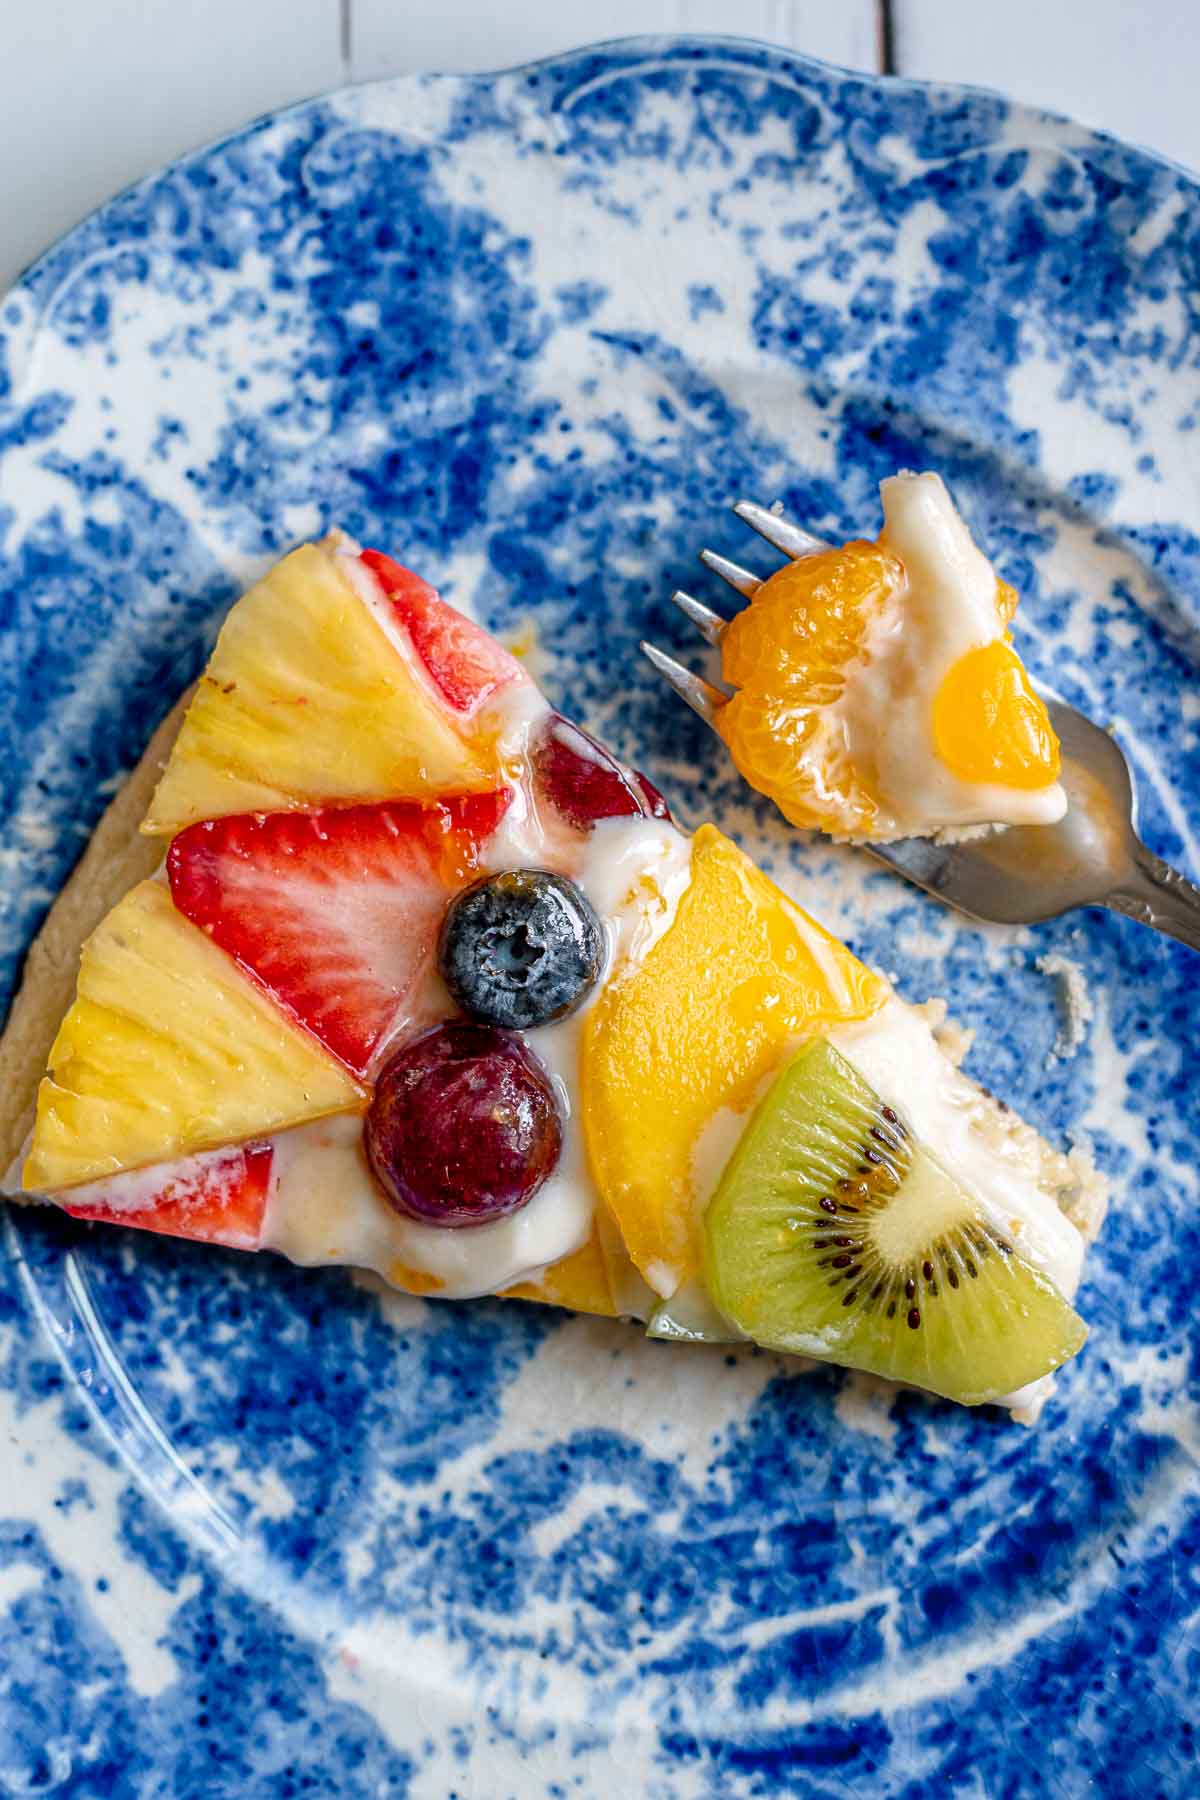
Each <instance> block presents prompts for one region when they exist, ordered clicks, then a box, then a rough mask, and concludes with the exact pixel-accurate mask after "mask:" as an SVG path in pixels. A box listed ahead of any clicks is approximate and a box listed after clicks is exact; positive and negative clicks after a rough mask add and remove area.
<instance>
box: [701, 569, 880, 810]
mask: <svg viewBox="0 0 1200 1800" xmlns="http://www.w3.org/2000/svg"><path fill="white" fill-rule="evenodd" d="M903 581H904V565H903V564H902V563H901V561H900V559H899V557H898V556H896V555H895V554H894V553H893V552H892V551H890V550H887V549H884V548H883V547H882V546H881V545H879V544H867V543H852V544H846V545H845V546H844V547H843V548H842V549H840V550H827V551H823V552H822V553H821V554H820V555H818V556H806V557H802V558H801V559H800V560H799V561H797V562H792V563H787V564H785V565H784V567H783V568H782V569H780V570H779V571H778V572H777V573H776V574H774V575H772V576H771V578H770V579H769V580H768V581H765V582H764V583H763V585H762V586H761V587H760V588H759V590H758V592H757V593H756V594H755V596H754V599H753V601H752V602H751V604H750V605H749V606H748V607H747V608H746V609H745V610H744V611H743V612H740V613H738V614H737V616H736V617H735V618H734V619H733V620H732V621H731V623H730V625H729V627H728V629H727V630H726V631H725V632H724V633H723V635H722V638H721V666H722V672H723V674H724V676H725V679H726V681H727V682H728V683H729V684H730V685H731V686H732V687H734V688H736V689H737V690H738V691H737V692H736V693H735V694H734V696H733V699H732V700H731V701H730V702H729V705H728V706H725V707H722V709H721V711H720V713H719V714H718V719H717V723H718V729H719V730H720V733H721V736H722V737H723V738H724V739H725V742H726V743H727V744H728V746H729V749H730V752H731V754H732V756H733V760H734V762H735V763H736V764H737V766H738V769H739V770H740V771H741V773H742V774H743V775H744V776H745V778H746V780H747V781H748V782H750V784H751V786H753V787H756V788H757V789H758V790H759V792H760V793H764V794H767V795H769V796H770V798H771V799H772V800H774V801H775V804H776V805H777V806H778V807H779V809H780V811H781V812H782V813H783V814H784V816H785V817H786V818H788V819H790V820H791V821H792V823H793V824H794V825H802V826H809V827H811V828H813V829H817V830H819V829H821V828H823V827H828V826H829V824H830V823H831V822H833V821H834V820H836V823H837V828H838V829H839V830H840V831H843V832H846V831H854V832H869V831H870V829H871V825H872V822H873V821H874V819H875V818H876V816H877V814H878V812H879V800H878V796H877V794H876V793H875V791H874V788H873V785H872V782H871V780H870V772H869V771H867V770H864V769H861V768H856V767H854V766H853V765H852V764H851V763H850V761H849V760H848V758H847V756H846V754H845V750H844V746H842V745H841V744H840V743H839V742H838V739H837V737H836V735H835V734H832V733H830V731H829V730H828V728H827V723H826V719H827V712H826V709H827V708H828V707H829V706H830V705H831V704H832V703H833V702H834V701H836V700H838V699H840V698H841V695H842V691H843V689H844V688H845V685H846V675H847V671H848V670H850V669H851V668H852V667H853V666H854V665H855V663H857V662H859V661H861V659H862V657H863V655H864V652H865V649H866V643H867V638H868V635H869V632H870V628H871V626H872V624H873V623H874V622H875V620H876V619H877V618H878V617H879V616H880V614H881V613H882V612H883V610H884V608H885V607H886V606H888V604H889V603H890V602H891V600H892V598H893V596H894V595H895V594H896V592H897V590H898V589H899V588H900V586H901V585H902V583H903ZM831 802H832V804H831Z"/></svg>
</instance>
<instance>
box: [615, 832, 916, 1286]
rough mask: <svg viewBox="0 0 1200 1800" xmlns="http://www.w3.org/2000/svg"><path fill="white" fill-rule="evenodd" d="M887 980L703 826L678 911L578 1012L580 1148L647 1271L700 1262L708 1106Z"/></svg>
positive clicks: (877, 1001)
mask: <svg viewBox="0 0 1200 1800" xmlns="http://www.w3.org/2000/svg"><path fill="white" fill-rule="evenodd" d="M888 992H889V990H888V987H887V984H886V983H885V982H884V981H883V980H882V979H881V977H879V976H878V975H875V974H873V973H872V972H871V970H870V969H867V968H865V967H864V966H863V964H862V963H860V962H859V961H858V960H857V958H856V957H854V956H852V955H851V954H850V952H849V951H848V950H847V949H845V948H844V946H843V945H841V944H839V943H838V941H837V939H836V938H833V937H831V936H830V935H829V933H828V932H827V931H824V930H822V928H821V927H820V926H819V925H818V924H817V923H816V922H815V920H813V919H810V918H809V916H808V914H807V913H805V912H803V911H802V910H801V909H800V908H799V907H798V906H796V905H794V904H793V903H792V901H790V900H789V899H788V898H787V896H786V895H785V894H782V893H781V892H780V891H779V889H778V888H777V887H776V886H775V885H774V883H773V882H770V881H768V880H767V878H766V876H765V875H763V874H762V873H761V872H760V871H759V870H758V869H756V868H755V866H754V864H753V863H752V862H751V861H750V860H749V858H748V857H746V856H744V855H743V853H742V852H741V851H740V850H739V849H738V848H737V846H736V845H734V844H732V843H730V841H729V840H728V838H725V837H722V836H721V834H720V832H719V831H717V830H716V829H715V828H714V827H713V826H711V825H705V826H703V827H702V828H701V830H700V831H699V832H697V834H696V837H695V839H694V841H693V848H692V879H691V883H690V885H689V887H688V888H687V891H686V892H685V894H684V896H683V898H682V900H681V901H680V903H679V908H678V910H677V912H676V914H675V918H674V919H673V921H672V923H671V925H670V926H669V927H668V929H667V930H666V932H664V934H663V936H662V937H661V938H660V939H659V940H658V942H657V943H656V944H655V945H654V946H653V948H652V949H651V950H650V951H649V953H648V955H647V956H646V957H645V958H644V960H643V961H642V962H641V963H640V964H639V965H637V966H636V967H633V968H630V969H628V970H627V971H624V972H623V971H621V970H620V969H618V970H617V972H616V974H615V975H614V976H613V978H612V979H611V980H610V981H609V983H608V985H607V987H606V988H605V989H604V991H603V992H602V993H601V995H600V997H599V999H598V1000H597V1002H596V1004H595V1006H594V1007H593V1008H592V1010H591V1012H590V1013H589V1014H588V1017H587V1020H586V1024H585V1028H584V1041H583V1124H584V1131H585V1134H586V1138H587V1148H588V1156H589V1158H590V1161H591V1165H592V1171H593V1174H594V1176H595V1179H596V1183H597V1186H598V1187H599V1190H600V1194H601V1196H602V1198H603V1200H604V1201H605V1203H606V1204H607V1206H608V1208H609V1210H610V1211H611V1213H612V1215H613V1216H614V1218H615V1219H616V1221H617V1223H618V1225H619V1226H620V1228H621V1234H622V1236H623V1237H624V1240H625V1245H626V1248H627V1249H628V1251H629V1254H630V1256H631V1257H632V1258H633V1261H634V1262H635V1263H636V1265H637V1267H638V1268H639V1269H640V1270H641V1272H642V1274H643V1275H644V1276H645V1277H646V1280H647V1281H648V1282H649V1283H650V1285H651V1287H653V1288H655V1289H656V1290H657V1291H658V1292H659V1293H663V1294H666V1293H670V1292H671V1291H672V1290H673V1288H674V1287H675V1286H676V1285H677V1284H678V1283H680V1282H682V1281H685V1280H687V1279H688V1278H689V1277H690V1276H691V1275H692V1274H693V1273H695V1271H696V1269H697V1268H698V1266H699V1235H698V1230H697V1221H696V1218H695V1198H696V1196H695V1185H694V1181H693V1175H692V1160H693V1156H694V1153H695V1150H696V1145H697V1142H698V1140H699V1138H700V1134H701V1132H702V1131H703V1130H704V1129H705V1127H706V1126H708V1125H709V1123H710V1121H712V1119H713V1118H714V1115H716V1114H718V1113H720V1112H721V1111H722V1109H725V1108H730V1109H732V1110H734V1111H735V1112H739V1113H740V1112H745V1111H746V1110H747V1109H748V1108H749V1107H750V1106H751V1105H752V1103H753V1102H754V1099H755V1097H756V1094H757V1092H758V1090H759V1088H760V1086H761V1084H762V1082H763V1080H764V1078H765V1077H766V1076H768V1075H769V1074H770V1073H771V1072H772V1071H773V1070H775V1069H776V1068H777V1067H779V1066H780V1064H781V1063H782V1062H783V1061H784V1059H785V1058H786V1057H787V1056H788V1055H790V1054H791V1053H792V1051H793V1050H794V1049H795V1047H796V1045H797V1044H799V1043H800V1042H802V1041H803V1040H804V1039H805V1038H808V1037H811V1036H813V1035H814V1034H815V1033H817V1032H819V1031H820V1030H821V1029H822V1027H828V1026H830V1025H833V1024H835V1023H840V1022H842V1021H843V1020H848V1019H861V1018H866V1017H867V1016H868V1015H869V1014H871V1013H873V1012H875V1011H877V1010H878V1008H879V1007H880V1006H881V1005H882V1004H883V1002H884V1001H885V999H886V998H887V995H888Z"/></svg>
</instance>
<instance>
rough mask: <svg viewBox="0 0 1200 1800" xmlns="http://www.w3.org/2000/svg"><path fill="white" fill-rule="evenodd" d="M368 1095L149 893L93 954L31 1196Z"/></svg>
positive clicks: (44, 1127) (31, 1163) (161, 890)
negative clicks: (34, 1189)
mask: <svg viewBox="0 0 1200 1800" xmlns="http://www.w3.org/2000/svg"><path fill="white" fill-rule="evenodd" d="M363 1102H364V1096H363V1092H362V1089H361V1088H360V1087H359V1086H358V1084H357V1083H356V1082H354V1081H352V1080H351V1078H350V1077H349V1075H347V1073H346V1071H345V1070H344V1069H343V1067H342V1065H341V1064H340V1063H338V1062H335V1061H334V1059H333V1058H332V1057H331V1056H329V1055H328V1054H327V1053H326V1052H325V1051H324V1050H322V1049H320V1047H319V1046H318V1045H317V1044H316V1043H315V1041H314V1040H313V1039H311V1038H309V1037H308V1036H306V1035H305V1034H304V1033H302V1032H300V1031H299V1030H297V1029H296V1027H295V1026H293V1025H291V1024H289V1023H288V1021H287V1020H286V1019H285V1018H284V1016H283V1015H282V1013H280V1012H279V1011H278V1009H277V1008H276V1007H275V1006H274V1004H273V1003H272V1002H271V1001H270V1000H268V999H267V998H266V997H265V996H264V995H261V994H260V993H259V991H258V989H257V988H255V987H254V986H252V985H251V983H250V981H249V980H248V978H247V977H246V976H245V975H243V974H242V972H241V971H240V969H239V968H238V967H237V965H236V964H235V963H234V962H232V961H231V960H230V958H229V957H227V956H226V955H225V953H224V952H223V951H222V950H219V949H218V948H217V947H216V945H215V944H213V943H211V942H210V941H209V939H208V938H207V937H206V936H205V935H204V933H203V932H202V931H198V930H197V929H196V927H195V926H194V925H190V924H189V923H188V921H187V920H186V919H185V918H184V917H183V916H182V915H181V914H180V913H178V912H176V910H175V908H174V907H173V906H172V904H171V898H170V895H169V893H168V891H167V889H166V887H165V886H164V885H163V884H162V883H161V882H157V881H143V882H142V883H141V885H140V886H139V887H135V888H134V889H133V890H132V891H131V892H130V893H128V894H126V896H125V898H124V899H123V900H122V901H120V902H119V904H118V905H117V906H115V907H114V908H113V910H112V912H110V913H109V914H108V917H107V918H106V919H104V921H103V922H102V923H101V924H100V925H99V926H98V928H97V929H96V930H95V931H94V932H93V933H92V935H91V937H90V938H89V939H88V940H87V942H86V944H85V945H84V947H83V955H82V959H81V962H80V967H79V983H78V987H77V990H76V998H75V1001H74V1004H73V1005H72V1006H71V1009H70V1011H69V1012H68V1013H67V1016H66V1018H65V1019H64V1020H63V1022H62V1024H61V1026H60V1027H59V1032H58V1036H57V1037H56V1038H55V1040H54V1045H53V1048H52V1049H51V1051H50V1073H49V1074H48V1075H47V1076H46V1077H45V1079H44V1080H43V1082H42V1085H41V1087H40V1088H39V1090H38V1103H37V1120H36V1123H35V1125H34V1131H33V1143H32V1146H31V1148H30V1152H29V1155H28V1157H27V1158H26V1162H25V1169H24V1182H25V1186H26V1187H27V1188H38V1189H51V1190H52V1189H56V1188H62V1187H72V1186H74V1185H75V1184H76V1183H78V1182H81V1181H94V1180H96V1179H97V1178H99V1177H100V1176H104V1175H114V1174H117V1173H118V1172H119V1171H121V1170H122V1169H134V1168H140V1167H142V1166H144V1165H145V1164H148V1163H157V1162H170V1161H172V1160H173V1159H174V1158H175V1157H179V1156H187V1155H190V1154H191V1153H192V1152H193V1151H196V1150H207V1149H212V1148H215V1147H217V1146H218V1145H221V1144H233V1143H238V1142H239V1141H244V1140H246V1139H247V1138H253V1137H266V1136H268V1135H269V1134H270V1133H271V1132H274V1131H278V1130H280V1129H281V1128H282V1127H283V1126H286V1125H299V1124H300V1123H302V1122H303V1121H304V1120H305V1119H316V1118H320V1117H321V1116H322V1115H323V1114H326V1113H333V1112H348V1111H351V1110H353V1109H355V1108H357V1107H359V1106H360V1105H362V1104H363Z"/></svg>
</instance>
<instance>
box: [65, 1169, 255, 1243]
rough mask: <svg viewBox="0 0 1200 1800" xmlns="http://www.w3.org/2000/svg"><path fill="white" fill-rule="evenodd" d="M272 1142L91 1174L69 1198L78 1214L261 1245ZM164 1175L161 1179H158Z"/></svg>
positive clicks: (206, 1238)
mask: <svg viewBox="0 0 1200 1800" xmlns="http://www.w3.org/2000/svg"><path fill="white" fill-rule="evenodd" d="M271 1159H272V1150H271V1146H270V1144H247V1145H246V1146H245V1147H244V1148H234V1149H230V1150H213V1151H210V1152H208V1153H207V1154H205V1155H203V1156H193V1157H189V1158H188V1161H187V1163H186V1164H185V1165H184V1166H183V1167H182V1168H179V1169H177V1170H176V1171H175V1172H174V1173H173V1174H172V1173H171V1172H170V1171H168V1170H165V1169H164V1170H159V1169H137V1170H134V1172H133V1173H132V1174H129V1175H116V1176H114V1177H113V1178H112V1180H111V1181H96V1182H90V1183H89V1184H88V1186H87V1187H83V1188H77V1189H75V1190H74V1193H75V1196H76V1197H75V1198H73V1199H70V1200H68V1201H67V1202H65V1207H66V1211H67V1212H69V1213H70V1214H71V1216H72V1218H75V1219H97V1220H99V1221H100V1222H101V1223H103V1224H105V1225H135V1226H137V1227H138V1228H139V1229H140V1230H142V1231H160V1232H162V1233H163V1234H164V1235H165V1236H167V1237H182V1238H202V1239H203V1240H204V1241H205V1242H206V1243H209V1244H228V1245H230V1246H231V1247H232V1248H233V1249H235V1250H257V1248H258V1245H259V1240H260V1239H261V1237H262V1222H263V1215H264V1213H265V1212H266V1210H267V1196H268V1194H269V1192H270V1185H271ZM159 1182H161V1186H160V1185H158V1184H159Z"/></svg>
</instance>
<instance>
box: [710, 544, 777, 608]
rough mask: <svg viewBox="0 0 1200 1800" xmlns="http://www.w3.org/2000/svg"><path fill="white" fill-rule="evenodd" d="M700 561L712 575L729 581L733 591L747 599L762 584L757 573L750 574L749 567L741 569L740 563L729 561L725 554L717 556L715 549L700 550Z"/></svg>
mask: <svg viewBox="0 0 1200 1800" xmlns="http://www.w3.org/2000/svg"><path fill="white" fill-rule="evenodd" d="M700 561H701V562H702V563H703V564H704V566H705V568H706V569H711V570H712V572H713V574H714V575H719V576H720V577H721V580H722V581H726V582H728V583H729V586H730V587H731V588H732V589H733V590H734V592H735V593H738V594H743V595H744V596H745V598H746V599H747V600H750V599H752V598H753V596H754V595H755V594H757V592H758V590H759V588H760V587H761V586H762V581H761V580H760V578H759V577H758V576H757V575H753V574H751V572H750V570H749V569H743V567H742V565H741V563H735V562H730V560H729V558H728V557H727V556H718V555H717V553H716V551H715V550H702V551H701V552H700Z"/></svg>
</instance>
